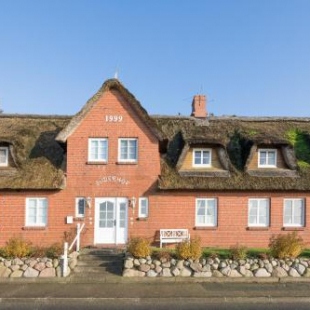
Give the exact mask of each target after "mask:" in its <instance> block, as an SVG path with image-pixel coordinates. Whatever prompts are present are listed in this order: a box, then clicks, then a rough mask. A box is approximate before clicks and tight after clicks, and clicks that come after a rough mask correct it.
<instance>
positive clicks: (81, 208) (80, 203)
mask: <svg viewBox="0 0 310 310" xmlns="http://www.w3.org/2000/svg"><path fill="white" fill-rule="evenodd" d="M84 213H85V200H84V198H81V199H79V200H78V215H84Z"/></svg>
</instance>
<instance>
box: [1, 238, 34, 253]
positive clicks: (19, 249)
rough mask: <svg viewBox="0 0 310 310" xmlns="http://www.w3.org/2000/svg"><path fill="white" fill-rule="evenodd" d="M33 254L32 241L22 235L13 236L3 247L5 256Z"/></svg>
mask: <svg viewBox="0 0 310 310" xmlns="http://www.w3.org/2000/svg"><path fill="white" fill-rule="evenodd" d="M30 254H31V243H30V242H29V241H27V240H24V239H23V238H22V237H12V238H10V239H9V240H8V241H7V242H6V245H5V247H4V248H3V256H4V257H26V256H29V255H30Z"/></svg>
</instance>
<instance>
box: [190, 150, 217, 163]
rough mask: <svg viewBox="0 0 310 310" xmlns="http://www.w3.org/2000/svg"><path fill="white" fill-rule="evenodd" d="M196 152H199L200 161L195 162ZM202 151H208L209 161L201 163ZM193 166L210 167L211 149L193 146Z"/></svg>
mask: <svg viewBox="0 0 310 310" xmlns="http://www.w3.org/2000/svg"><path fill="white" fill-rule="evenodd" d="M196 152H200V163H199V164H197V163H195V159H196V156H195V155H196ZM203 152H208V153H209V162H208V163H206V164H204V163H203V155H202V154H203ZM192 154H193V167H198V168H201V167H211V163H212V149H204V148H199V149H198V148H197V149H196V148H195V149H193V153H192Z"/></svg>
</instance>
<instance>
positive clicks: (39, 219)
mask: <svg viewBox="0 0 310 310" xmlns="http://www.w3.org/2000/svg"><path fill="white" fill-rule="evenodd" d="M47 207H48V203H47V199H46V198H26V226H46V225H47Z"/></svg>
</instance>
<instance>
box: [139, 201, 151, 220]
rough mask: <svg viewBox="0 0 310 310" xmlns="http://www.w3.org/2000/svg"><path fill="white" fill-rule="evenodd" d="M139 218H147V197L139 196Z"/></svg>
mask: <svg viewBox="0 0 310 310" xmlns="http://www.w3.org/2000/svg"><path fill="white" fill-rule="evenodd" d="M138 216H139V218H147V217H148V216H149V199H148V198H147V197H140V198H139V211H138Z"/></svg>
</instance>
